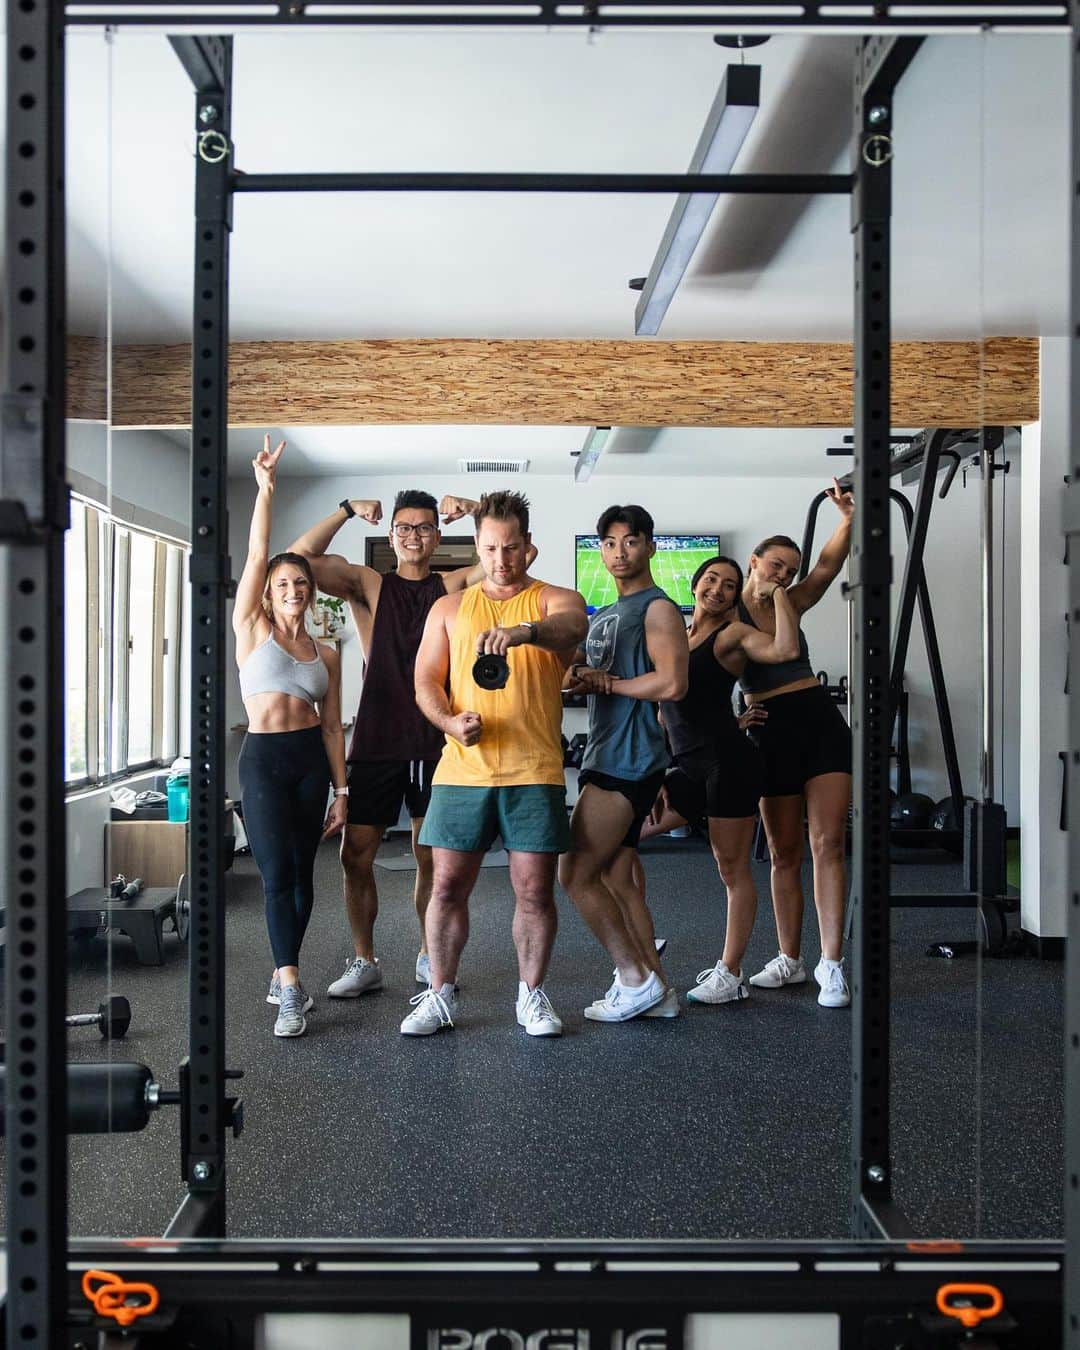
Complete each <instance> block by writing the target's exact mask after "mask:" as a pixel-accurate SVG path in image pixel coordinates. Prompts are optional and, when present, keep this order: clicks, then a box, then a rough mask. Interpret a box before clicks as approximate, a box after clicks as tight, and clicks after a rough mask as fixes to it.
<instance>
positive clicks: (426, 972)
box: [416, 952, 431, 984]
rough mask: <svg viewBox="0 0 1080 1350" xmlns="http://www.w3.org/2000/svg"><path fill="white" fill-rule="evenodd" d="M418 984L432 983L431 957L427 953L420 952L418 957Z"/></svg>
mask: <svg viewBox="0 0 1080 1350" xmlns="http://www.w3.org/2000/svg"><path fill="white" fill-rule="evenodd" d="M416 983H417V984H430V983H431V957H430V956H428V954H427V952H420V953H418V955H417V957H416Z"/></svg>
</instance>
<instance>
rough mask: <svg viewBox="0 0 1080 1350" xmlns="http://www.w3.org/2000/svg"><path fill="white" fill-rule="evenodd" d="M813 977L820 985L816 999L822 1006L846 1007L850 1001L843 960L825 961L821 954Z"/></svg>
mask: <svg viewBox="0 0 1080 1350" xmlns="http://www.w3.org/2000/svg"><path fill="white" fill-rule="evenodd" d="M814 979H815V980H817V982H818V984H820V985H821V993H820V994H818V996H817V1001H818V1002H819V1003H820V1004H821V1006H822V1007H823V1008H846V1007H847V1005H848V1004H849V1003H850V1002H851V994H850V992H849V991H848V983H847V979H846V978H845V976H844V962H843V960H840V961H827V960H826V959H825V957H824V956H823V957H822V958H821V960H820V961H819V962H818V963H817V966H816V967H815V969H814Z"/></svg>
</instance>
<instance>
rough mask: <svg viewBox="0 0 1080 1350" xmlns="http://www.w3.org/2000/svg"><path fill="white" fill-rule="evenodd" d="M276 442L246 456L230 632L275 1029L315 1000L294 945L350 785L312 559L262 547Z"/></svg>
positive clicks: (300, 1028)
mask: <svg viewBox="0 0 1080 1350" xmlns="http://www.w3.org/2000/svg"><path fill="white" fill-rule="evenodd" d="M284 449H285V442H284V441H282V442H281V444H280V445H278V446H277V448H276V449H275V450H271V449H270V437H269V436H267V437H266V438H265V440H264V443H263V448H262V450H261V451H260V452H259V454H258V455H256V456H255V458H254V459H253V460H252V467H253V468H254V470H255V481H256V482H257V483H258V494H257V496H256V498H255V506H254V509H253V511H252V514H251V528H250V531H249V535H248V553H247V561H246V563H245V564H244V571H243V574H242V575H241V577H240V583H239V585H238V586H237V588H236V607H235V609H234V611H233V632H234V633H235V635H236V664H237V665H238V666H239V668H240V690H241V693H242V694H243V698H244V708H245V710H246V711H247V716H248V730H247V734H246V735H245V736H244V744H243V746H242V747H241V750H240V761H239V766H238V768H239V775H240V796H241V802H242V804H243V813H244V829H245V831H246V832H247V837H248V842H249V843H250V845H251V852H252V854H253V855H254V858H255V862H256V863H257V864H258V868H259V873H260V875H261V876H262V882H263V891H264V893H265V897H266V922H267V928H268V929H269V933H270V947H271V950H272V951H273V955H274V972H273V975H272V976H271V979H270V992H269V993H268V994H267V996H266V1001H267V1003H272V1004H276V1005H277V1007H278V1016H277V1020H276V1021H275V1023H274V1035H275V1036H301V1035H303V1033H304V1031H305V1030H306V1029H307V1021H306V1019H305V1017H304V1014H305V1013H306V1012H307V1011H308V1009H309V1008H310V1007H311V1006H312V1000H311V998H309V997H308V995H307V994H305V992H304V990H303V987H302V986H301V984H300V946H301V943H302V942H303V939H304V933H305V931H306V929H307V925H308V920H309V919H310V918H311V910H312V904H313V901H314V895H315V890H314V868H315V854H316V851H317V850H318V847H319V844H320V842H321V841H322V840H323V839H326V838H329V837H330V836H331V835H333V834H339V833H340V832H341V830H342V828H343V827H344V825H345V820H346V816H347V808H348V791H349V790H348V788H347V787H346V779H345V735H344V732H343V731H342V727H341V669H340V665H339V658H338V653H337V650H336V649H335V648H330V647H324V646H320V644H319V643H317V642H316V641H315V640H314V638H312V637H311V635H310V634H309V633H308V631H307V613H308V610H309V609H310V608H311V606H312V604H313V603H314V600H315V580H314V577H313V576H312V573H311V564H310V563H309V562H308V561H307V559H306V558H303V557H301V556H300V555H299V554H295V553H279V554H277V555H276V556H275V557H273V558H271V557H269V556H268V555H269V552H270V525H271V517H272V510H273V498H274V486H275V482H276V478H277V465H278V460H279V459H280V458H281V453H282V451H283V450H284ZM331 783H333V786H334V796H333V800H332V803H331V805H330V808H329V812H328V811H327V795H328V793H329V790H330V785H331Z"/></svg>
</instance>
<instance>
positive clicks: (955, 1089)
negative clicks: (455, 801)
mask: <svg viewBox="0 0 1080 1350" xmlns="http://www.w3.org/2000/svg"><path fill="white" fill-rule="evenodd" d="M404 850H405V842H404V837H403V836H394V837H393V838H392V839H391V840H390V841H388V842H386V843H384V845H383V854H384V855H385V856H393V855H400V854H401V853H403V852H404ZM643 857H644V860H645V867H646V872H647V875H648V882H649V888H650V899H651V903H652V905H653V909H654V913H655V915H656V920H657V929H658V932H660V933H662V934H663V935H664V936H666V937H667V938H668V940H669V946H668V950H667V953H666V955H665V965H666V968H667V971H668V974H669V977H670V978H672V979H673V980H674V982H675V984H676V987H677V988H678V989H679V991H680V993H682V992H684V991H685V990H686V989H687V988H688V987H689V986H690V985H691V984H692V983H693V981H694V977H695V975H696V974H697V972H698V971H699V970H700V969H701V968H703V967H705V966H708V965H711V964H712V963H713V962H714V961H715V960H716V958H717V957H718V956H719V954H720V948H719V945H718V933H719V931H720V920H721V917H722V912H723V898H722V897H723V891H722V888H721V887H720V884H719V881H718V879H717V877H716V873H715V869H714V867H713V864H712V861H711V858H710V857H709V854H708V852H707V850H706V848H705V846H704V844H703V843H702V842H701V841H700V840H697V839H691V840H686V841H682V840H680V841H675V840H669V839H660V840H655V841H651V842H650V843H649V844H647V845H646V846H645V848H644V850H643ZM756 870H757V874H758V883H759V894H760V895H761V896H762V897H767V893H768V892H767V887H768V868H767V866H766V865H763V864H762V865H756ZM412 882H413V875H412V873H411V872H410V871H391V870H385V869H383V868H379V869H378V884H379V888H380V896H381V904H382V912H381V915H380V919H379V925H378V930H377V932H378V945H379V949H380V952H381V958H382V964H383V967H384V971H385V988H384V990H383V991H381V992H378V993H373V994H369V995H366V996H364V997H363V998H362V999H360V1000H352V1001H333V1000H328V999H327V998H326V997H325V989H326V985H327V984H328V982H329V981H330V980H331V979H333V978H335V977H336V976H337V975H339V974H340V972H341V970H342V968H343V965H344V961H345V958H346V956H347V955H348V953H349V951H350V944H349V943H348V941H347V936H346V925H345V920H344V913H343V908H342V901H341V885H340V869H339V864H338V860H337V855H336V850H335V848H334V846H333V845H332V844H327V845H324V846H323V848H322V851H321V853H320V856H319V859H318V863H317V885H318V888H317V900H316V909H315V914H314V917H313V919H312V923H311V927H310V929H309V932H308V937H307V941H306V944H305V948H304V954H303V965H302V975H303V978H304V981H305V983H306V984H307V985H308V987H309V988H310V990H311V992H312V993H313V994H314V996H315V998H316V1006H315V1009H314V1010H313V1011H312V1012H311V1013H310V1014H309V1030H308V1034H307V1035H306V1036H305V1037H303V1038H301V1039H298V1040H290V1041H286V1040H276V1039H275V1038H274V1037H273V1035H272V1034H271V1028H272V1024H273V1019H274V1012H275V1010H274V1009H273V1008H272V1007H270V1006H269V1005H268V1004H267V1003H266V1002H265V1001H264V998H265V993H266V986H267V979H268V976H269V973H270V968H271V959H270V956H269V952H268V948H267V942H266V937H265V930H264V925H263V916H262V898H261V890H260V885H259V880H258V875H257V873H256V870H255V867H254V864H253V862H252V860H251V859H250V857H241V858H238V859H237V862H236V864H235V866H234V868H233V870H232V871H231V872H230V874H229V877H228V918H227V962H228V966H227V968H228V983H227V1019H228V1021H227V1027H228V1030H227V1045H228V1059H227V1062H228V1064H229V1066H230V1067H234V1066H235V1067H238V1068H243V1069H244V1071H245V1078H244V1080H243V1082H242V1083H240V1084H235V1085H232V1086H233V1088H234V1090H235V1089H238V1090H239V1091H240V1093H241V1094H242V1096H243V1099H244V1110H245V1120H246V1128H245V1131H244V1134H243V1136H242V1137H241V1138H240V1140H239V1141H236V1142H232V1141H231V1140H230V1144H229V1155H228V1157H229V1163H228V1166H229V1193H228V1209H229V1231H230V1235H232V1236H237V1237H240V1236H244V1237H298V1236H299V1237H360V1238H368V1237H394V1238H421V1237H475V1238H519V1237H520V1238H544V1237H598V1238H743V1239H749V1238H789V1239H791V1238H795V1239H797V1238H844V1237H846V1236H848V1233H849V1230H848V1219H847V1212H848V1187H849V1181H848V1170H849V1154H848V1149H849V1119H850V1105H849V1104H850V1083H849V1063H850V1061H849V1054H850V1027H851V1018H850V1013H848V1012H846V1011H830V1010H826V1009H822V1008H819V1007H818V1005H817V1002H816V993H817V987H816V985H814V984H813V983H812V982H808V983H807V984H805V985H801V986H796V987H792V988H788V989H784V990H780V991H777V992H774V993H769V992H764V991H755V992H754V994H753V996H752V997H751V998H750V999H748V1000H746V1001H745V1002H743V1003H741V1004H736V1005H726V1006H723V1007H718V1008H709V1007H685V1006H684V1012H683V1015H682V1017H680V1018H679V1019H678V1020H676V1021H670V1022H669V1021H646V1022H632V1023H628V1024H625V1025H619V1026H608V1025H598V1024H594V1023H589V1022H586V1021H585V1020H584V1019H583V1017H582V1009H583V1008H584V1006H585V1005H586V1003H588V1002H589V1001H591V1000H592V999H593V998H594V997H597V996H598V995H599V994H600V993H601V992H602V991H603V989H604V988H605V986H606V985H607V983H608V982H609V978H610V971H609V967H608V963H607V961H606V959H605V957H604V954H603V952H602V951H601V950H600V948H599V947H598V946H597V945H596V944H595V942H594V941H593V939H592V938H591V936H590V935H589V934H588V932H587V931H586V929H585V928H584V925H583V924H582V923H581V921H580V920H579V919H578V917H577V915H576V914H575V912H574V910H573V907H572V906H571V904H570V903H569V901H568V900H567V899H566V897H565V896H562V895H561V894H560V899H559V916H560V933H559V938H558V942H557V944H556V949H555V955H554V960H553V962H552V967H551V971H550V974H549V977H548V980H547V985H546V987H547V989H548V992H549V994H550V996H551V998H552V1000H553V1002H554V1004H555V1006H556V1007H557V1008H558V1009H559V1011H560V1012H561V1014H562V1016H563V1018H564V1020H565V1023H566V1034H565V1035H564V1036H563V1037H562V1038H561V1039H558V1040H547V1041H544V1040H531V1039H530V1038H528V1037H526V1035H525V1034H524V1032H523V1031H521V1030H520V1028H518V1027H517V1025H516V1023H515V1021H514V1007H513V1005H514V996H515V992H516V973H515V966H514V960H513V951H512V947H511V941H510V916H511V904H510V899H509V889H508V874H507V872H506V869H505V868H499V867H492V868H485V869H483V870H482V871H481V873H480V879H479V882H478V884H477V888H476V892H475V894H474V897H473V902H472V935H471V939H470V942H469V945H468V947H467V949H466V953H465V958H464V961H463V963H462V968H461V973H460V982H461V989H462V1002H461V1011H460V1016H459V1020H458V1025H457V1027H456V1029H455V1030H453V1031H445V1032H442V1033H440V1034H439V1035H437V1036H434V1037H431V1038H429V1039H426V1040H415V1039H414V1040H409V1039H405V1038H403V1037H402V1036H400V1035H399V1033H398V1024H399V1022H400V1020H401V1018H402V1017H403V1016H404V1014H405V1013H406V1011H407V1010H408V999H409V998H410V997H411V996H412V995H413V994H414V993H415V992H416V989H417V986H416V985H415V984H414V982H413V961H414V958H415V954H416V945H417V944H416V929H415V920H414V918H413V912H412V903H411V889H412ZM807 883H808V884H809V874H808V875H807ZM933 888H939V889H954V890H955V889H960V878H959V868H958V866H957V865H956V863H955V862H954V861H952V860H951V859H949V858H947V857H946V855H942V854H925V855H919V856H917V858H916V859H915V860H914V861H912V862H907V863H905V864H902V865H897V866H896V867H895V869H894V889H896V890H903V889H907V890H910V891H920V890H929V889H933ZM894 917H895V929H894V941H893V964H892V972H893V1054H892V1081H893V1120H892V1129H893V1148H894V1161H895V1181H894V1195H895V1198H896V1200H897V1202H898V1204H899V1205H900V1206H901V1208H902V1209H903V1210H904V1211H905V1212H906V1214H907V1215H908V1217H909V1218H910V1220H911V1221H912V1223H913V1224H914V1226H915V1228H916V1230H917V1232H918V1233H919V1234H920V1235H921V1236H925V1237H942V1236H948V1237H975V1236H979V1237H984V1238H991V1237H1010V1238H1024V1237H1032V1238H1033V1237H1056V1236H1059V1235H1060V1233H1061V1231H1062V1211H1061V1191H1062V1183H1063V1172H1062V1168H1063V1163H1062V1072H1061V1059H1062V1053H1061V1038H1062V998H1063V967H1062V965H1061V963H1058V962H1053V961H1043V960H1038V959H1036V958H1034V957H1018V958H1009V959H998V960H989V959H977V958H975V957H966V958H961V959H957V960H953V961H944V960H939V959H932V958H930V957H928V956H926V955H925V949H926V947H927V945H928V943H930V942H931V941H933V940H935V939H941V938H952V939H957V938H962V937H968V936H973V935H974V919H973V916H972V915H971V914H970V913H969V912H966V911H962V910H902V909H901V910H897V911H895V914H894ZM166 947H167V959H166V963H165V965H164V966H162V967H147V966H140V965H139V964H138V963H137V962H136V960H135V957H134V953H133V951H132V950H131V944H130V942H129V941H128V940H127V939H126V938H124V937H122V936H117V937H116V938H115V939H113V940H111V941H106V940H105V939H103V938H98V939H96V940H94V942H93V943H92V944H90V946H89V948H88V949H85V950H77V949H75V948H74V947H73V948H72V951H71V960H72V964H71V968H70V991H69V999H68V1006H69V1009H70V1010H71V1011H84V1010H92V1009H94V1008H95V1007H96V1005H97V1003H98V1001H99V1000H100V999H101V998H102V997H103V996H104V995H105V994H106V992H108V991H109V990H110V985H109V980H110V977H111V991H112V992H118V993H122V994H125V995H126V996H127V997H128V998H129V999H130V1001H131V1005H132V1010H133V1021H132V1026H131V1029H130V1031H129V1033H128V1036H127V1038H126V1040H124V1041H122V1042H117V1043H114V1044H113V1045H112V1046H111V1051H112V1053H113V1054H114V1056H115V1057H116V1058H118V1059H119V1058H123V1059H134V1060H139V1061H141V1062H143V1063H145V1064H147V1065H149V1066H150V1067H151V1069H152V1070H153V1071H154V1074H155V1076H156V1077H157V1078H158V1079H159V1080H160V1081H161V1082H162V1083H163V1084H165V1085H166V1086H170V1087H171V1086H174V1085H175V1083H176V1072H177V1065H178V1063H179V1061H180V1058H181V1056H182V1055H183V1054H184V1051H185V1046H186V1034H187V1030H186V1029H187V1018H186V1006H185V1005H186V990H187V981H186V960H185V950H184V948H183V947H181V946H180V944H179V942H178V940H177V939H176V938H175V937H173V936H172V935H169V936H168V937H167V938H166ZM774 952H775V940H774V937H773V933H772V924H771V913H770V910H769V905H768V900H767V898H766V899H764V900H763V903H762V906H761V910H760V913H759V919H758V924H757V927H756V929H755V932H754V936H753V940H752V943H751V947H750V952H749V957H748V966H749V968H750V969H758V968H759V967H760V965H761V964H762V962H763V961H765V960H767V959H768V958H769V957H770V956H772V955H773V954H774ZM817 953H818V948H817V942H816V936H815V932H814V924H813V918H812V905H810V904H808V914H807V926H806V941H805V954H806V956H807V958H808V964H812V962H813V961H816V959H817ZM68 1040H69V1047H70V1057H71V1058H72V1059H80V1060H92V1059H99V1058H105V1057H106V1056H107V1054H108V1053H109V1051H110V1047H109V1046H107V1045H106V1044H105V1043H104V1042H102V1041H101V1040H100V1039H99V1037H98V1035H97V1032H96V1031H95V1030H93V1029H82V1030H72V1031H70V1032H69V1036H68ZM70 1160H71V1187H70V1214H71V1219H70V1226H71V1231H72V1233H73V1234H77V1235H87V1236H89V1235H109V1236H131V1235H151V1234H160V1233H161V1232H162V1231H163V1229H164V1227H165V1226H166V1224H167V1223H168V1221H169V1218H170V1217H171V1215H172V1213H173V1212H174V1210H175V1209H176V1207H177V1205H178V1203H179V1201H180V1199H181V1197H182V1194H183V1189H182V1184H181V1182H180V1180H179V1122H178V1117H177V1112H176V1109H175V1108H169V1107H166V1108H164V1109H162V1110H160V1111H159V1112H158V1113H157V1114H156V1115H155V1116H154V1117H152V1119H151V1122H150V1125H149V1127H148V1128H147V1129H146V1130H145V1131H143V1132H142V1133H140V1134H132V1135H116V1136H114V1137H112V1138H111V1139H108V1140H106V1139H104V1138H101V1137H85V1136H84V1137H77V1138H74V1139H72V1141H71V1148H70Z"/></svg>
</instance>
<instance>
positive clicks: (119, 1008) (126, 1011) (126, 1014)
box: [64, 994, 131, 1041]
mask: <svg viewBox="0 0 1080 1350" xmlns="http://www.w3.org/2000/svg"><path fill="white" fill-rule="evenodd" d="M64 1024H65V1025H66V1026H69V1027H97V1029H98V1030H99V1031H100V1032H101V1035H102V1038H103V1039H104V1040H106V1041H119V1040H122V1039H123V1037H124V1036H126V1035H127V1029H128V1027H129V1026H131V1004H130V1003H129V1002H128V1001H127V999H126V998H125V997H124V996H123V994H112V995H110V996H109V998H108V999H107V1000H106V1001H105V1002H104V1003H99V1004H98V1010H97V1012H96V1013H73V1014H72V1015H71V1016H70V1017H65V1018H64Z"/></svg>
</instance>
